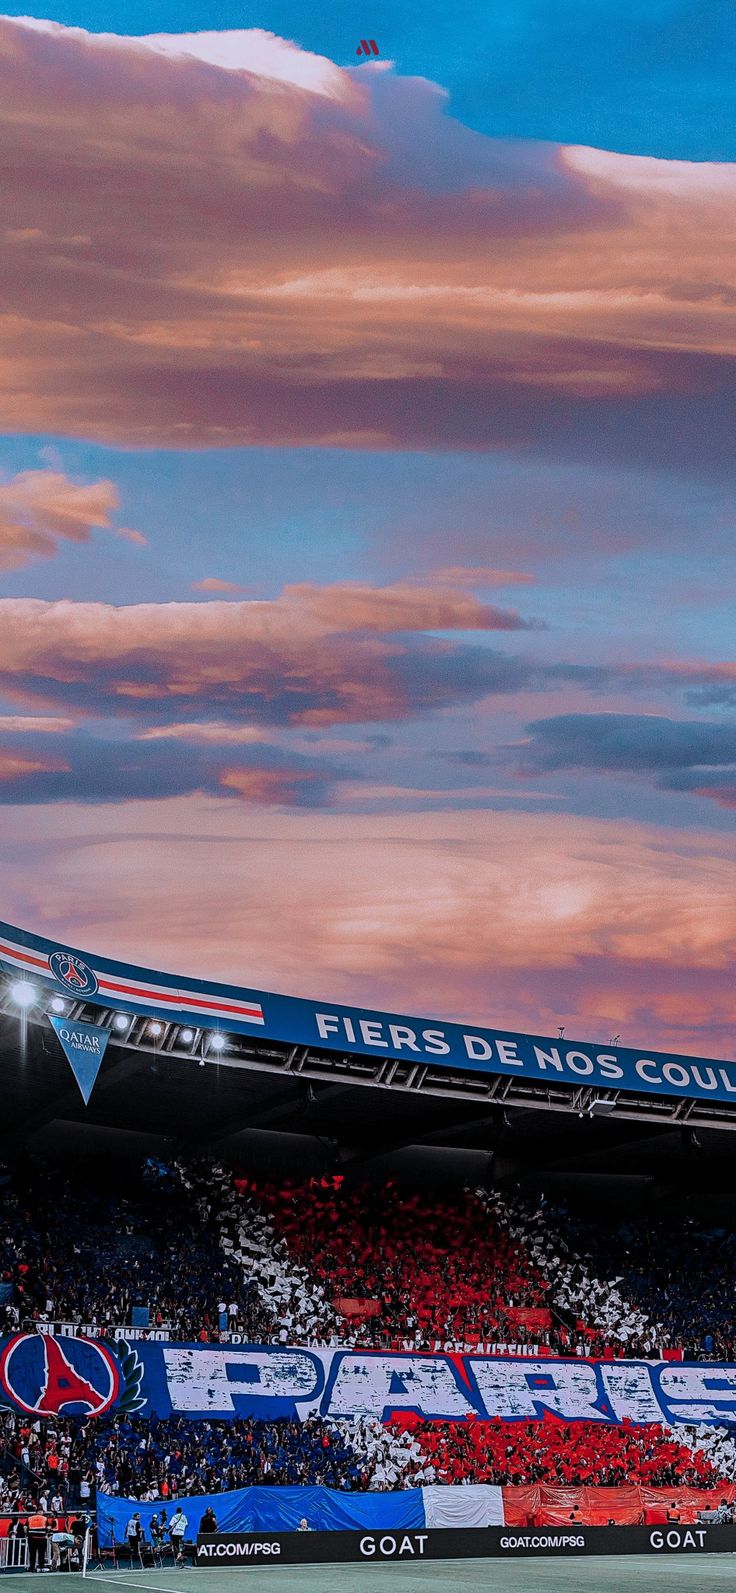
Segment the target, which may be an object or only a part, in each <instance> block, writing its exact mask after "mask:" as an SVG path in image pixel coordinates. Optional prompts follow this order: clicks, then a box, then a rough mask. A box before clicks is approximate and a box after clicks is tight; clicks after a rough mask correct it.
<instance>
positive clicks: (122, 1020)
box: [113, 1012, 132, 1033]
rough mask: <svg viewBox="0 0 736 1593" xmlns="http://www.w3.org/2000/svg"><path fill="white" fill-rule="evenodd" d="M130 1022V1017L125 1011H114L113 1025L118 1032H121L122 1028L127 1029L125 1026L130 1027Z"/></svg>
mask: <svg viewBox="0 0 736 1593" xmlns="http://www.w3.org/2000/svg"><path fill="white" fill-rule="evenodd" d="M131 1022H132V1019H130V1018H129V1017H128V1015H127V1013H125V1012H116V1014H115V1017H114V1019H113V1027H114V1028H116V1029H117V1030H118V1033H121V1032H122V1030H123V1029H127V1028H129V1027H130V1024H131Z"/></svg>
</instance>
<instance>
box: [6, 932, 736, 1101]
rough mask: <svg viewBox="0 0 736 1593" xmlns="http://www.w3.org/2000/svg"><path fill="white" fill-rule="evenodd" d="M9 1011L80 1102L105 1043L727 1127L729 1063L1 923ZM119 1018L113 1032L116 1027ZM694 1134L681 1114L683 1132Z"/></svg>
mask: <svg viewBox="0 0 736 1593" xmlns="http://www.w3.org/2000/svg"><path fill="white" fill-rule="evenodd" d="M21 1010H22V1012H23V1014H24V1016H25V1018H26V1020H27V1021H28V1022H30V1023H44V1024H49V1023H51V1025H52V1026H53V1028H54V1029H55V1031H56V1036H57V1039H58V1041H59V1044H60V1045H61V1047H62V1049H63V1051H64V1053H65V1054H66V1056H67V1057H68V1059H69V1061H70V1062H71V1064H72V1066H73V1067H75V1071H76V1068H77V1066H78V1067H79V1068H80V1069H81V1070H82V1072H83V1073H84V1075H85V1079H87V1080H88V1079H89V1078H91V1079H92V1083H91V1084H89V1090H90V1091H91V1088H92V1086H93V1084H94V1078H95V1077H96V1071H95V1064H96V1066H97V1067H99V1065H100V1063H101V1061H102V1058H103V1056H104V1051H105V1048H106V1046H107V1044H108V1042H110V1043H111V1044H112V1045H117V1046H123V1047H125V1048H126V1049H130V1048H131V1047H132V1048H137V1049H139V1050H148V1051H151V1052H157V1053H160V1052H161V1051H164V1052H168V1053H169V1054H170V1055H172V1056H174V1057H177V1058H178V1057H181V1058H182V1059H185V1058H191V1057H192V1056H197V1057H198V1058H199V1059H204V1060H205V1061H206V1060H211V1061H217V1062H218V1063H219V1064H220V1065H222V1064H223V1063H226V1064H228V1065H230V1066H245V1067H251V1068H253V1067H258V1066H262V1067H265V1068H266V1069H268V1070H270V1071H277V1072H283V1071H284V1070H286V1071H289V1070H291V1071H299V1072H303V1073H305V1074H306V1075H307V1076H314V1077H321V1076H323V1075H324V1074H325V1072H326V1071H327V1072H328V1073H329V1067H328V1066H327V1064H328V1063H329V1062H330V1061H332V1064H333V1066H334V1065H335V1064H336V1063H337V1064H339V1065H340V1067H341V1070H342V1072H341V1076H342V1077H345V1074H346V1070H347V1078H348V1080H349V1081H350V1082H355V1083H369V1084H374V1085H379V1086H382V1087H384V1088H404V1089H415V1090H417V1091H422V1090H423V1091H425V1092H426V1091H431V1092H433V1093H435V1094H442V1093H443V1088H442V1080H443V1077H444V1079H445V1081H446V1084H447V1086H448V1090H447V1091H446V1093H450V1092H451V1093H455V1094H458V1093H462V1090H461V1089H460V1088H457V1089H455V1090H454V1091H450V1090H449V1086H450V1083H451V1079H457V1080H459V1081H460V1084H462V1079H463V1078H465V1079H466V1080H468V1079H472V1078H475V1079H476V1080H478V1081H480V1080H481V1079H486V1080H489V1079H490V1080H491V1081H493V1080H495V1081H496V1082H497V1084H498V1085H499V1086H501V1085H504V1088H503V1089H501V1088H499V1089H498V1090H497V1091H495V1092H494V1093H495V1094H496V1095H497V1096H498V1098H507V1099H509V1100H514V1099H515V1098H517V1097H520V1096H523V1092H524V1090H526V1091H527V1093H528V1092H530V1091H531V1092H532V1093H533V1095H534V1099H535V1101H536V1100H539V1104H547V1105H548V1106H551V1107H553V1108H555V1107H557V1108H558V1109H560V1110H569V1106H570V1094H571V1092H573V1093H574V1095H575V1098H576V1104H577V1103H578V1100H579V1103H580V1105H581V1107H582V1108H583V1109H585V1106H586V1104H587V1105H589V1106H590V1105H592V1106H593V1107H594V1108H595V1107H596V1106H598V1107H600V1106H604V1107H605V1108H606V1109H608V1108H614V1109H615V1108H616V1106H617V1103H618V1100H619V1097H620V1096H622V1095H623V1096H624V1097H626V1096H631V1095H634V1096H636V1097H642V1098H644V1099H645V1100H648V1101H649V1102H650V1103H651V1108H654V1106H655V1100H654V1098H655V1097H658V1098H660V1101H661V1104H662V1106H663V1107H664V1106H666V1105H667V1102H668V1100H669V1101H670V1102H671V1101H672V1099H673V1098H674V1099H675V1100H677V1098H679V1100H680V1101H681V1102H690V1103H692V1102H693V1101H699V1102H702V1103H703V1106H704V1107H705V1103H710V1104H711V1108H712V1107H714V1106H716V1103H717V1106H718V1108H719V1110H717V1111H716V1113H712V1114H711V1115H712V1116H713V1117H716V1116H717V1117H718V1119H719V1120H721V1119H722V1120H723V1121H724V1122H726V1123H728V1122H729V1120H730V1124H731V1126H733V1127H736V1063H730V1062H726V1061H721V1060H717V1059H707V1058H702V1057H688V1056H676V1055H672V1054H670V1053H666V1052H659V1051H649V1052H640V1051H637V1050H634V1049H632V1048H630V1047H622V1046H614V1045H608V1046H601V1045H600V1044H598V1043H596V1042H593V1041H591V1042H586V1041H568V1040H565V1039H562V1038H560V1037H558V1038H556V1039H551V1038H549V1037H546V1036H544V1035H533V1034H521V1033H515V1032H512V1031H509V1030H501V1029H493V1028H487V1027H479V1026H473V1025H470V1024H467V1025H466V1024H460V1023H445V1022H442V1021H441V1020H438V1019H434V1018H422V1017H419V1018H417V1017H407V1016H404V1015H402V1014H398V1013H387V1012H375V1011H372V1010H368V1009H365V1008H360V1007H347V1006H340V1005H337V1004H335V1003H332V1002H329V1001H322V1002H317V1001H307V1000H304V999H301V998H297V997H293V996H282V995H275V994H273V993H272V992H269V991H262V990H253V989H251V988H249V987H247V986H246V987H240V986H234V985H225V984H218V983H214V982H211V981H207V980H197V979H189V978H177V977H175V976H174V975H171V974H166V973H160V972H156V971H153V970H151V969H147V968H143V967H140V966H137V965H135V964H129V963H118V962H112V961H110V959H109V958H104V957H98V956H96V955H94V954H92V953H90V952H79V951H77V950H75V949H73V948H71V947H67V946H64V945H61V944H59V943H58V942H55V941H50V940H46V939H43V938H42V937H41V936H38V935H31V934H29V933H28V932H27V931H24V930H21V929H15V928H13V927H12V925H9V924H3V923H0V1011H3V1012H5V1013H6V1014H13V1013H15V1015H16V1016H17V1015H18V1013H19V1012H20V1011H21ZM120 1014H124V1015H125V1017H126V1019H127V1022H126V1023H121V1022H119V1021H118V1022H117V1023H116V1021H115V1020H116V1018H118V1019H119V1015H120ZM151 1020H153V1022H152V1021H151ZM86 1087H87V1086H86V1085H85V1088H86ZM560 1091H562V1097H563V1098H562V1101H561V1102H560V1101H559V1099H558V1097H559V1094H560ZM601 1092H603V1095H602V1096H601ZM476 1093H479V1094H483V1092H482V1091H481V1092H478V1091H476ZM489 1093H491V1092H489V1091H488V1090H486V1091H485V1095H486V1096H487V1095H488V1094H489ZM85 1099H88V1094H87V1095H85ZM629 1115H631V1113H630V1114H629ZM637 1115H641V1113H640V1112H639V1113H638V1114H637ZM652 1115H657V1114H656V1113H653V1114H652ZM659 1115H660V1116H661V1115H663V1114H662V1113H660V1114H659ZM670 1115H673V1114H672V1113H670ZM695 1120H696V1118H695V1116H694V1115H693V1112H692V1110H691V1109H688V1121H690V1122H694V1121H695Z"/></svg>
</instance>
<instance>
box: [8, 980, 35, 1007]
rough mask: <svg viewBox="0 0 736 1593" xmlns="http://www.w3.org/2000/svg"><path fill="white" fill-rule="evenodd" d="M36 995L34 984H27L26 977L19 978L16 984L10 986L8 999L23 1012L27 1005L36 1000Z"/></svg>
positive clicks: (31, 1004)
mask: <svg viewBox="0 0 736 1593" xmlns="http://www.w3.org/2000/svg"><path fill="white" fill-rule="evenodd" d="M37 997H38V991H37V989H36V986H35V985H32V984H29V982H28V980H27V979H19V980H18V982H17V984H14V985H11V986H10V999H11V1001H12V1002H13V1005H14V1006H16V1007H21V1008H22V1010H23V1011H24V1012H25V1011H26V1009H27V1008H28V1007H32V1006H33V1003H34V1001H36V999H37Z"/></svg>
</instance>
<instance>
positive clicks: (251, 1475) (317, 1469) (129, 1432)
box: [0, 1413, 433, 1515]
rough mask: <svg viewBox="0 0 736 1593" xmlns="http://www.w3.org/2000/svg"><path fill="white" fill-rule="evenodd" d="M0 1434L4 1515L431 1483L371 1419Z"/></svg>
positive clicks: (5, 1429)
mask: <svg viewBox="0 0 736 1593" xmlns="http://www.w3.org/2000/svg"><path fill="white" fill-rule="evenodd" d="M0 1431H1V1434H2V1443H1V1448H0V1508H2V1509H3V1510H8V1509H10V1508H13V1509H25V1508H28V1507H29V1506H30V1505H32V1504H33V1505H39V1506H40V1508H41V1509H42V1510H43V1511H44V1512H47V1513H50V1514H51V1515H60V1514H63V1513H65V1512H66V1511H68V1510H74V1509H78V1508H80V1507H83V1506H85V1505H88V1504H90V1502H91V1501H93V1500H94V1498H95V1496H96V1491H97V1489H100V1490H102V1492H103V1493H104V1494H112V1495H116V1494H117V1495H122V1496H123V1497H125V1498H131V1499H137V1500H139V1501H141V1502H145V1503H149V1502H151V1501H161V1502H163V1503H165V1504H169V1503H170V1502H171V1501H175V1500H176V1499H177V1498H179V1497H182V1498H189V1497H193V1496H195V1495H198V1494H211V1493H222V1492H225V1491H228V1490H231V1489H236V1488H246V1487H250V1486H253V1485H256V1484H264V1483H265V1484H271V1485H283V1486H290V1487H298V1486H300V1485H307V1484H308V1485H310V1486H311V1485H313V1484H317V1483H322V1484H324V1485H325V1486H326V1487H329V1488H342V1489H350V1490H360V1489H367V1488H384V1487H400V1486H404V1487H409V1486H412V1487H415V1486H419V1485H420V1484H421V1483H422V1482H426V1481H432V1480H433V1476H431V1475H430V1471H431V1467H430V1468H429V1470H428V1469H427V1462H426V1460H425V1459H424V1457H423V1454H422V1449H421V1444H420V1443H419V1441H418V1439H417V1436H416V1435H415V1434H412V1433H410V1432H408V1431H407V1432H405V1433H398V1432H392V1431H390V1430H389V1429H388V1428H386V1427H384V1426H383V1425H382V1424H381V1423H380V1422H378V1421H377V1420H375V1419H374V1418H370V1417H359V1418H355V1419H353V1420H350V1421H341V1422H337V1421H332V1420H325V1419H324V1418H322V1417H319V1416H313V1417H311V1418H309V1419H308V1420H307V1421H304V1422H301V1421H295V1420H289V1419H288V1418H286V1417H282V1418H279V1419H275V1420H273V1421H261V1420H251V1419H241V1420H237V1421H232V1422H226V1421H214V1420H207V1421H194V1420H190V1419H187V1418H185V1417H170V1418H166V1419H158V1418H156V1417H153V1418H151V1419H144V1418H142V1417H127V1418H126V1417H122V1416H116V1415H110V1416H107V1417H102V1418H100V1419H97V1420H89V1419H87V1420H85V1419H83V1418H80V1417H62V1418H56V1419H51V1418H47V1419H41V1418H33V1419H30V1418H26V1417H21V1416H16V1415H13V1414H10V1413H7V1414H6V1415H5V1416H4V1418H3V1422H2V1428H1V1429H0ZM11 1501H12V1504H11ZM19 1501H20V1502H19Z"/></svg>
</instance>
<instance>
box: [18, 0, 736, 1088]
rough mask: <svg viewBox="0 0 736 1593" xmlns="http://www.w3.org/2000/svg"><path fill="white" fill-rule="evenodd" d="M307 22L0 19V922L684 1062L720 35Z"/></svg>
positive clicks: (726, 694) (691, 979)
mask: <svg viewBox="0 0 736 1593" xmlns="http://www.w3.org/2000/svg"><path fill="white" fill-rule="evenodd" d="M338 12H339V14H338V15H337V16H335V15H333V14H332V12H331V11H330V10H329V8H328V9H327V10H325V8H324V7H320V8H317V7H316V6H312V5H309V4H306V5H297V4H296V3H295V0H278V3H270V0H263V3H262V4H260V5H259V6H258V7H254V6H246V8H245V9H243V8H242V7H241V6H239V7H238V8H235V7H234V6H229V7H228V6H219V7H217V8H215V7H212V6H209V5H207V4H206V3H205V0H197V3H192V4H190V5H185V6H184V7H183V8H182V7H181V6H179V7H177V9H176V12H175V11H174V8H173V6H172V5H171V3H170V0H155V3H148V0H134V3H133V4H126V6H125V7H123V6H122V4H120V0H68V4H64V5H63V6H61V5H60V6H59V8H58V9H56V10H55V11H54V13H53V16H52V17H51V18H48V17H31V16H28V15H24V14H21V13H20V12H19V13H18V14H17V15H15V14H14V15H8V16H4V17H2V18H0V144H1V145H2V148H3V152H4V153H3V163H2V168H1V169H0V200H1V202H2V203H1V207H0V282H1V283H2V290H1V292H0V883H1V884H2V899H3V913H2V916H3V918H5V919H6V920H7V921H10V922H11V923H15V924H17V925H20V926H22V927H24V928H27V929H30V930H33V931H36V932H38V933H41V934H45V935H48V936H50V937H52V938H59V939H62V940H66V941H67V942H69V943H70V944H73V945H76V946H79V947H82V948H84V949H87V950H92V951H95V952H97V953H98V954H100V955H105V954H106V955H109V956H113V957H122V958H125V959H126V960H130V961H134V962H138V963H141V964H144V965H148V966H152V967H158V968H165V969H170V970H172V971H174V972H179V973H182V974H190V975H194V976H196V975H203V976H204V975H206V976H208V977H210V978H220V979H223V980H227V981H233V982H237V983H240V984H243V985H248V986H251V987H256V988H263V989H275V990H280V991H283V992H285V993H288V994H296V995H303V996H314V997H319V998H320V999H327V998H330V999H332V1000H343V1001H348V1002H351V1003H355V1004H361V1003H362V1004H365V1005H368V1006H373V1007H378V1008H380V1007H388V1008H391V1009H393V1010H397V1011H403V1012H407V1013H409V1012H416V1013H418V1014H420V1015H436V1016H437V1017H440V1018H447V1019H450V1018H459V1019H469V1020H472V1021H474V1022H476V1023H481V1022H485V1023H488V1024H498V1025H500V1026H503V1027H506V1028H512V1029H516V1028H519V1029H525V1030H530V1031H533V1032H538V1033H544V1032H548V1031H550V1030H551V1029H552V1028H553V1026H555V1027H556V1025H558V1024H564V1025H565V1027H566V1033H567V1034H568V1035H569V1036H571V1037H572V1036H576V1037H580V1038H581V1039H591V1040H600V1041H603V1042H607V1041H608V1040H610V1038H611V1036H612V1035H613V1034H614V1033H620V1034H621V1037H622V1042H623V1043H624V1044H630V1045H635V1046H639V1045H647V1046H652V1047H654V1046H658V1047H659V1048H661V1049H671V1050H675V1051H678V1050H680V1051H691V1052H695V1053H698V1054H712V1055H716V1056H723V1057H734V1056H736V1037H735V1034H734V1028H735V1025H734V1019H735V1018H736V993H735V990H734V979H733V953H734V942H735V941H736V848H735V847H734V817H735V816H736V712H735V710H736V657H735V655H734V633H735V627H734V604H735V597H736V552H735V547H734V534H733V533H734V508H733V505H734V491H733V487H734V482H733V476H734V447H733V437H734V386H735V383H734V346H735V344H736V333H735V330H734V315H733V308H734V304H735V303H736V267H735V265H734V262H735V261H736V249H735V247H734V245H735V243H736V239H735V238H734V232H735V231H736V164H734V162H735V161H736V134H735V133H734V126H735V125H736V124H735V121H734V115H733V108H734V107H733V80H734V68H735V67H736V13H734V10H733V7H732V6H731V5H729V6H726V5H725V4H724V5H721V4H718V3H717V4H715V5H713V6H711V7H709V8H707V9H706V11H703V9H702V7H698V6H695V5H694V4H675V3H673V0H649V3H648V4H645V5H644V6H642V5H637V7H634V6H633V5H629V4H627V3H626V0H616V3H613V0H597V3H595V4H593V5H592V6H591V5H590V4H589V5H587V6H585V7H583V6H582V5H578V4H576V3H573V0H563V3H562V4H560V5H559V6H557V7H554V8H552V7H550V6H549V5H548V4H541V3H538V0H517V3H515V4H508V5H505V4H499V5H498V6H495V7H488V6H487V5H481V4H480V3H479V0H478V3H477V4H476V3H475V0H471V3H470V4H468V5H466V6H464V7H462V8H460V10H459V11H458V8H455V9H454V10H450V11H449V12H448V11H446V10H443V11H439V10H438V11H433V10H432V9H431V8H429V9H425V10H422V11H421V12H420V11H418V9H417V8H416V7H411V8H410V7H408V6H406V5H405V4H402V3H398V4H397V3H395V0H393V3H392V4H391V6H388V5H387V4H386V3H385V0H381V3H378V4H375V5H372V6H368V7H367V8H366V7H365V0H363V3H362V4H361V6H360V7H357V6H355V5H354V4H353V3H352V0H351V3H349V4H347V5H343V6H341V7H340V8H338ZM363 38H368V39H375V40H376V43H377V46H378V48H379V55H378V57H371V59H370V60H366V59H365V58H364V57H363V56H362V55H360V56H358V54H357V50H358V47H359V46H360V41H361V39H363Z"/></svg>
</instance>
